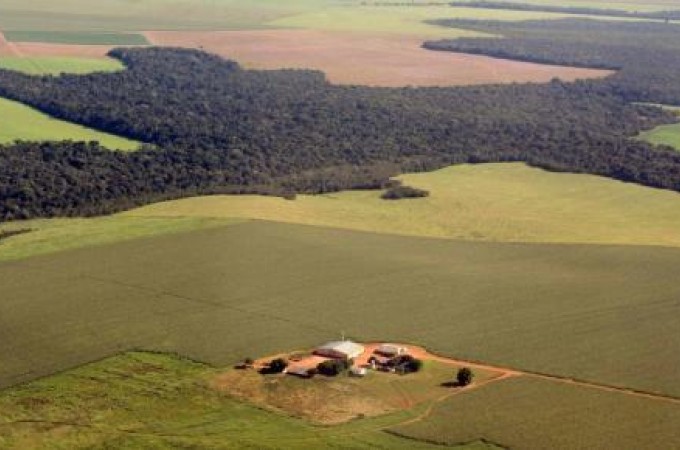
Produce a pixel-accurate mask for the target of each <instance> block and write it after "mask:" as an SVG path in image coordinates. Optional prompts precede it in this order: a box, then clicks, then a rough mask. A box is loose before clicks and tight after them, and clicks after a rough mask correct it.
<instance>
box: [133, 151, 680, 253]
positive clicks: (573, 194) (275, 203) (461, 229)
mask: <svg viewBox="0 0 680 450" xmlns="http://www.w3.org/2000/svg"><path fill="white" fill-rule="evenodd" d="M398 178H399V179H400V180H402V181H403V183H404V184H406V185H409V186H414V187H417V188H422V189H426V190H428V191H429V192H430V196H429V197H427V198H420V199H410V200H400V201H395V202H389V201H385V200H382V199H381V198H380V194H381V193H380V192H379V191H347V192H340V193H335V194H328V195H320V196H305V195H299V196H298V197H297V199H296V200H295V201H288V200H283V199H280V198H275V197H262V196H210V197H199V198H189V199H183V200H177V201H171V202H165V203H157V204H154V205H149V206H146V207H143V208H140V209H137V210H133V211H130V212H128V213H126V215H130V216H134V217H142V216H149V217H239V218H245V219H262V220H271V221H278V222H289V223H302V224H308V225H319V226H327V227H336V228H350V229H356V230H363V231H372V232H377V233H393V234H403V235H413V236H429V237H444V238H454V239H464V240H482V241H512V242H560V243H597V244H640V245H660V246H674V247H678V246H680V232H679V231H678V223H680V195H679V194H678V193H676V192H671V191H663V190H659V189H652V188H648V187H643V186H640V185H636V184H629V183H622V182H619V181H615V180H612V179H609V178H604V177H597V176H592V175H579V174H567V173H551V172H547V171H544V170H541V169H536V168H531V167H527V166H526V165H525V164H521V163H511V164H508V163H501V164H479V165H457V166H451V167H447V168H444V169H441V170H437V171H433V172H427V173H419V174H406V175H402V176H399V177H398Z"/></svg>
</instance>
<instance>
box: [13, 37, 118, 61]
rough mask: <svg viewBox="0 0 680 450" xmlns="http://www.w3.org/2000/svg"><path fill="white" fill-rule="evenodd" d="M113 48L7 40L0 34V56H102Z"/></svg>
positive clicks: (107, 46) (108, 46)
mask: <svg viewBox="0 0 680 450" xmlns="http://www.w3.org/2000/svg"><path fill="white" fill-rule="evenodd" d="M111 48H113V47H112V46H110V45H72V44H47V43H42V42H7V41H6V40H5V38H4V36H2V34H0V56H3V55H4V56H24V57H31V56H36V57H37V56H57V57H74V58H103V57H105V56H106V53H107V52H108V51H109V50H111Z"/></svg>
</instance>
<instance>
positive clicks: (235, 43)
mask: <svg viewBox="0 0 680 450" xmlns="http://www.w3.org/2000/svg"><path fill="white" fill-rule="evenodd" d="M145 35H146V37H147V39H148V40H149V42H152V43H153V44H155V45H163V46H176V47H190V48H201V49H204V50H206V51H209V52H212V53H217V54H219V55H222V56H224V57H227V58H230V59H235V60H236V61H238V62H239V63H241V64H242V65H243V66H244V67H246V68H250V69H281V68H299V69H317V70H321V71H323V72H325V73H326V75H327V77H328V79H329V80H330V81H331V82H333V83H337V84H361V85H368V86H387V87H390V86H391V87H396V86H405V85H414V86H442V85H474V84H490V83H509V82H537V83H538V82H547V81H550V80H551V79H552V78H554V77H559V78H561V79H562V80H565V81H573V80H576V79H582V78H595V77H604V76H607V75H609V74H611V72H610V71H606V70H594V69H581V68H571V67H561V66H550V65H543V64H531V63H524V62H518V61H509V60H503V59H495V58H489V57H486V56H476V55H465V54H458V53H450V52H434V51H429V50H425V49H423V48H421V45H422V43H423V40H424V39H423V38H419V37H418V36H407V35H384V34H383V35H367V34H363V35H362V34H354V33H351V34H350V33H340V32H329V31H317V30H257V31H216V32H192V31H186V32H185V31H180V32H175V31H151V32H146V33H145Z"/></svg>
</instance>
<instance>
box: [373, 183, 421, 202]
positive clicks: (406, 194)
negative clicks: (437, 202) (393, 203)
mask: <svg viewBox="0 0 680 450" xmlns="http://www.w3.org/2000/svg"><path fill="white" fill-rule="evenodd" d="M429 195H430V193H429V192H428V191H426V190H424V189H417V188H414V187H411V186H396V187H392V188H389V189H388V190H387V191H385V193H384V194H383V195H382V198H383V200H399V199H402V198H420V197H427V196H429Z"/></svg>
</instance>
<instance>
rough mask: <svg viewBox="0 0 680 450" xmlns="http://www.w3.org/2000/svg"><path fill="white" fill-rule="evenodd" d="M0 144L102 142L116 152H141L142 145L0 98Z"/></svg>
mask: <svg viewBox="0 0 680 450" xmlns="http://www.w3.org/2000/svg"><path fill="white" fill-rule="evenodd" d="M0 117H2V121H1V122H0V143H11V142H14V141H15V140H25V141H50V140H52V141H60V140H67V139H71V140H74V141H99V142H100V143H101V144H102V145H103V146H104V147H107V148H110V149H113V150H126V151H133V150H137V149H138V148H139V146H140V143H139V142H135V141H131V140H129V139H125V138H122V137H119V136H114V135H112V134H107V133H102V132H99V131H96V130H93V129H90V128H86V127H83V126H81V125H76V124H73V123H69V122H64V121H62V120H57V119H53V118H52V117H50V116H48V115H46V114H43V113H41V112H39V111H37V110H35V109H33V108H30V107H28V106H26V105H23V104H21V103H18V102H13V101H10V100H7V99H3V98H0Z"/></svg>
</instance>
